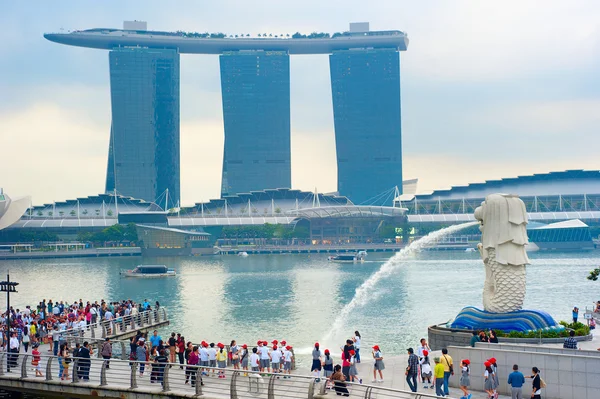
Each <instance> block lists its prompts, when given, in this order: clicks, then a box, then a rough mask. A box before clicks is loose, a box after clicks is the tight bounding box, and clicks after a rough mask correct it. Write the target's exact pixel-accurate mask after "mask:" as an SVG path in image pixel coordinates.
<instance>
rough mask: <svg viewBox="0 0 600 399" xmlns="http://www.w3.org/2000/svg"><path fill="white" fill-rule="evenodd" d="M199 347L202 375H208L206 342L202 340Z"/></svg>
mask: <svg viewBox="0 0 600 399" xmlns="http://www.w3.org/2000/svg"><path fill="white" fill-rule="evenodd" d="M201 346H202V348H201V349H200V366H202V375H208V365H209V361H208V343H206V341H202V344H201Z"/></svg>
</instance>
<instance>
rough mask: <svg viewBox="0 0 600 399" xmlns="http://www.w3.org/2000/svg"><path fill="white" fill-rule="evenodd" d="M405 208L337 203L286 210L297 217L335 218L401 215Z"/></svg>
mask: <svg viewBox="0 0 600 399" xmlns="http://www.w3.org/2000/svg"><path fill="white" fill-rule="evenodd" d="M405 212H406V208H393V207H391V206H371V205H352V204H350V205H338V206H323V207H314V208H303V209H298V210H291V211H288V212H287V213H288V214H294V215H296V216H298V217H305V218H307V219H311V218H335V217H381V216H384V217H393V216H402V215H404V213H405Z"/></svg>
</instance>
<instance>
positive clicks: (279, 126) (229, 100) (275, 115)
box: [219, 51, 292, 197]
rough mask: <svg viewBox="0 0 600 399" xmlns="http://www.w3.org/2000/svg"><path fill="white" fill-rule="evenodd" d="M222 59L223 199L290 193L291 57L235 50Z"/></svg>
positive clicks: (279, 52)
mask: <svg viewBox="0 0 600 399" xmlns="http://www.w3.org/2000/svg"><path fill="white" fill-rule="evenodd" d="M219 59H220V65H221V93H222V98H223V122H224V126H225V148H224V151H223V174H222V181H221V196H223V197H224V196H227V195H229V194H236V193H248V192H250V191H257V190H262V189H275V188H291V184H292V171H291V155H290V151H291V150H290V57H289V55H288V54H287V52H285V51H232V52H226V53H224V54H222V55H221V56H220V57H219Z"/></svg>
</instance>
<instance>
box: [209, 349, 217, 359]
mask: <svg viewBox="0 0 600 399" xmlns="http://www.w3.org/2000/svg"><path fill="white" fill-rule="evenodd" d="M208 360H217V350H216V349H215V348H208Z"/></svg>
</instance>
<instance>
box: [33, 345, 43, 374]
mask: <svg viewBox="0 0 600 399" xmlns="http://www.w3.org/2000/svg"><path fill="white" fill-rule="evenodd" d="M38 347H39V344H37V343H35V344H33V350H32V351H31V354H32V355H33V358H32V359H31V365H32V366H33V368H34V369H35V376H36V377H43V375H42V371H41V370H40V360H41V356H40V351H39V350H38Z"/></svg>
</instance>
